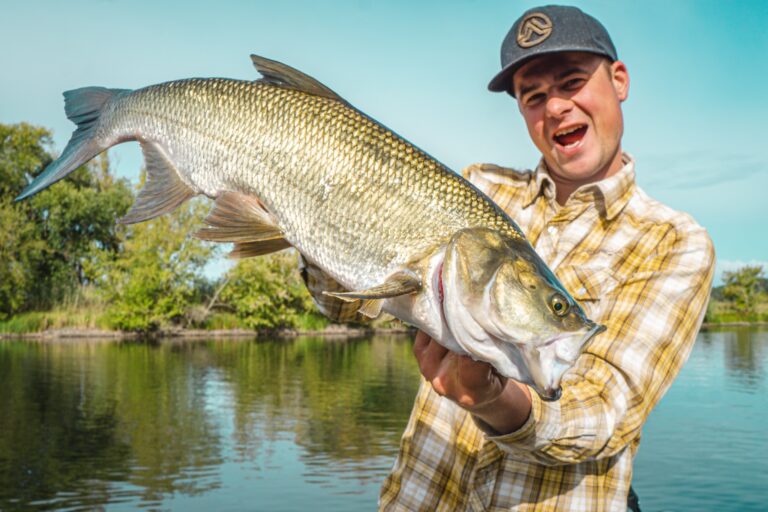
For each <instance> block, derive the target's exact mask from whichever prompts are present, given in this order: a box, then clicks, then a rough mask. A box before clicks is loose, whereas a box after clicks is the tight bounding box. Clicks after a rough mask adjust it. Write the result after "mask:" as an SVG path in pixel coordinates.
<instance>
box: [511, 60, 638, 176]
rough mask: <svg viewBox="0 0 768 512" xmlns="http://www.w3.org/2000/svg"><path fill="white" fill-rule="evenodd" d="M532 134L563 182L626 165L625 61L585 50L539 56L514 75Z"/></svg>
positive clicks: (552, 170)
mask: <svg viewBox="0 0 768 512" xmlns="http://www.w3.org/2000/svg"><path fill="white" fill-rule="evenodd" d="M512 85H513V87H514V90H515V95H516V96H517V98H518V107H519V109H520V113H521V114H522V115H523V118H524V119H525V124H526V125H527V127H528V133H530V135H531V139H533V142H534V144H536V147H538V148H539V151H541V154H542V155H543V156H544V160H545V161H546V163H547V165H548V166H549V170H550V172H551V173H553V174H554V175H555V176H554V177H555V178H556V180H557V181H562V182H566V183H569V184H570V185H572V186H573V187H574V188H575V187H578V186H580V185H583V184H586V183H592V182H595V181H598V180H601V179H603V178H605V177H608V176H611V175H612V174H614V173H616V172H617V171H618V170H619V169H621V166H622V164H621V144H620V143H621V136H622V133H623V130H624V122H623V118H622V114H621V102H622V101H624V100H625V99H626V98H627V94H628V92H629V75H628V74H627V69H626V67H625V66H624V64H623V63H622V62H621V61H616V62H613V63H609V62H608V61H607V60H606V59H605V58H603V57H600V56H597V55H594V54H590V53H583V52H563V53H555V54H552V55H545V56H542V57H538V58H535V59H533V60H531V61H530V62H527V63H526V64H525V65H523V66H522V67H521V68H520V69H519V70H518V71H517V72H516V73H515V75H514V77H513V84H512Z"/></svg>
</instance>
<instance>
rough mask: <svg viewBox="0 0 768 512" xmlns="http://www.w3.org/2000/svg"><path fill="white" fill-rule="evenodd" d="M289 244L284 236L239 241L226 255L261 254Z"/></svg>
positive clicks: (249, 256) (278, 249) (238, 256)
mask: <svg viewBox="0 0 768 512" xmlns="http://www.w3.org/2000/svg"><path fill="white" fill-rule="evenodd" d="M289 247H291V244H290V243H288V240H286V239H285V238H275V239H272V240H259V241H254V242H240V243H236V244H235V248H234V249H232V252H230V253H229V254H228V255H227V257H229V258H234V259H239V258H251V257H253V256H263V255H265V254H270V253H273V252H277V251H282V250H283V249H288V248H289Z"/></svg>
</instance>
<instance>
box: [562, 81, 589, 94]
mask: <svg viewBox="0 0 768 512" xmlns="http://www.w3.org/2000/svg"><path fill="white" fill-rule="evenodd" d="M583 83H584V79H583V78H571V79H570V80H567V81H566V82H565V84H563V88H564V89H566V90H568V91H572V90H574V89H578V88H579V87H581V86H582V84H583Z"/></svg>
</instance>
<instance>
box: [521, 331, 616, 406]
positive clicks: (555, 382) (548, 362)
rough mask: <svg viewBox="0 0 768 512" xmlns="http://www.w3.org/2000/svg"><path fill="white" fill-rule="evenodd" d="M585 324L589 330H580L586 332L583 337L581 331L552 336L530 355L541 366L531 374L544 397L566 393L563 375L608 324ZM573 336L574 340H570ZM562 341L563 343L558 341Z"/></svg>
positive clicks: (548, 399) (550, 398) (547, 399)
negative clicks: (562, 385)
mask: <svg viewBox="0 0 768 512" xmlns="http://www.w3.org/2000/svg"><path fill="white" fill-rule="evenodd" d="M585 327H586V332H584V331H583V330H582V331H580V332H583V333H584V334H583V335H581V337H580V338H577V336H578V335H579V332H576V333H563V334H560V335H558V336H554V337H553V338H551V339H548V340H547V341H546V342H545V343H544V344H542V345H540V346H539V347H538V348H537V349H533V351H532V352H533V353H534V354H535V355H533V354H530V355H529V357H531V358H532V359H534V358H535V361H534V360H529V362H530V363H531V364H532V367H536V368H537V370H534V371H533V372H532V375H531V377H533V379H532V380H533V381H534V382H533V383H531V387H532V388H533V389H534V390H535V391H536V394H538V395H539V397H540V398H541V399H542V400H543V401H545V402H555V401H557V400H559V399H560V397H561V396H562V394H563V390H562V387H561V385H560V381H561V379H562V377H563V375H564V374H565V373H566V372H567V371H568V370H569V369H570V368H571V367H572V366H573V365H574V364H575V363H576V360H577V359H578V357H579V355H580V354H581V349H582V348H583V347H584V345H586V344H587V342H589V340H591V339H592V338H594V337H595V336H596V335H598V334H600V333H601V332H603V331H605V329H606V327H605V326H604V325H600V324H595V323H590V324H588V325H587V326H585ZM569 340H573V341H570V342H569ZM558 341H561V342H562V343H561V344H559V345H556V343H557V342H558ZM574 341H575V343H574Z"/></svg>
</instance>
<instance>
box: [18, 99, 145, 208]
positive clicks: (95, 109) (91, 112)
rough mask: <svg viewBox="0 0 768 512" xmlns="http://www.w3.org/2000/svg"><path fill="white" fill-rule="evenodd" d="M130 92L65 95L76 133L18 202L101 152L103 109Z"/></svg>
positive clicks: (66, 106) (66, 111) (65, 103)
mask: <svg viewBox="0 0 768 512" xmlns="http://www.w3.org/2000/svg"><path fill="white" fill-rule="evenodd" d="M125 92H130V91H129V90H127V89H107V88H105V87H83V88H81V89H74V90H72V91H66V92H65V93H64V112H65V113H66V114H67V118H69V119H70V120H71V121H72V122H74V123H75V124H77V129H76V130H75V131H74V133H72V138H70V139H69V143H67V147H66V148H64V152H63V153H62V154H61V156H59V158H57V159H56V160H54V161H53V162H52V163H51V164H50V165H49V166H48V167H47V168H46V169H45V171H43V172H42V173H41V174H40V175H39V176H38V177H36V178H35V179H34V180H33V181H32V183H30V184H29V185H27V188H25V189H24V191H23V192H22V193H21V194H19V197H17V198H16V201H21V200H22V199H26V198H27V197H30V196H33V195H35V194H37V193H38V192H40V191H42V190H44V189H45V188H47V187H50V186H51V185H53V184H54V183H56V182H57V181H59V180H60V179H62V178H64V177H65V176H66V175H67V174H69V173H71V172H72V171H74V170H75V169H77V168H78V167H80V166H81V165H83V164H84V163H86V162H87V161H89V160H91V159H92V158H93V157H95V156H96V155H98V154H99V153H100V152H101V151H103V150H105V149H107V148H106V147H101V145H100V144H99V142H98V141H96V139H95V137H94V135H95V131H96V126H97V124H98V121H99V117H100V116H101V112H102V110H103V109H104V106H105V105H106V104H108V103H109V102H110V101H112V100H113V99H114V98H115V97H116V96H119V95H120V94H123V93H125Z"/></svg>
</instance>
